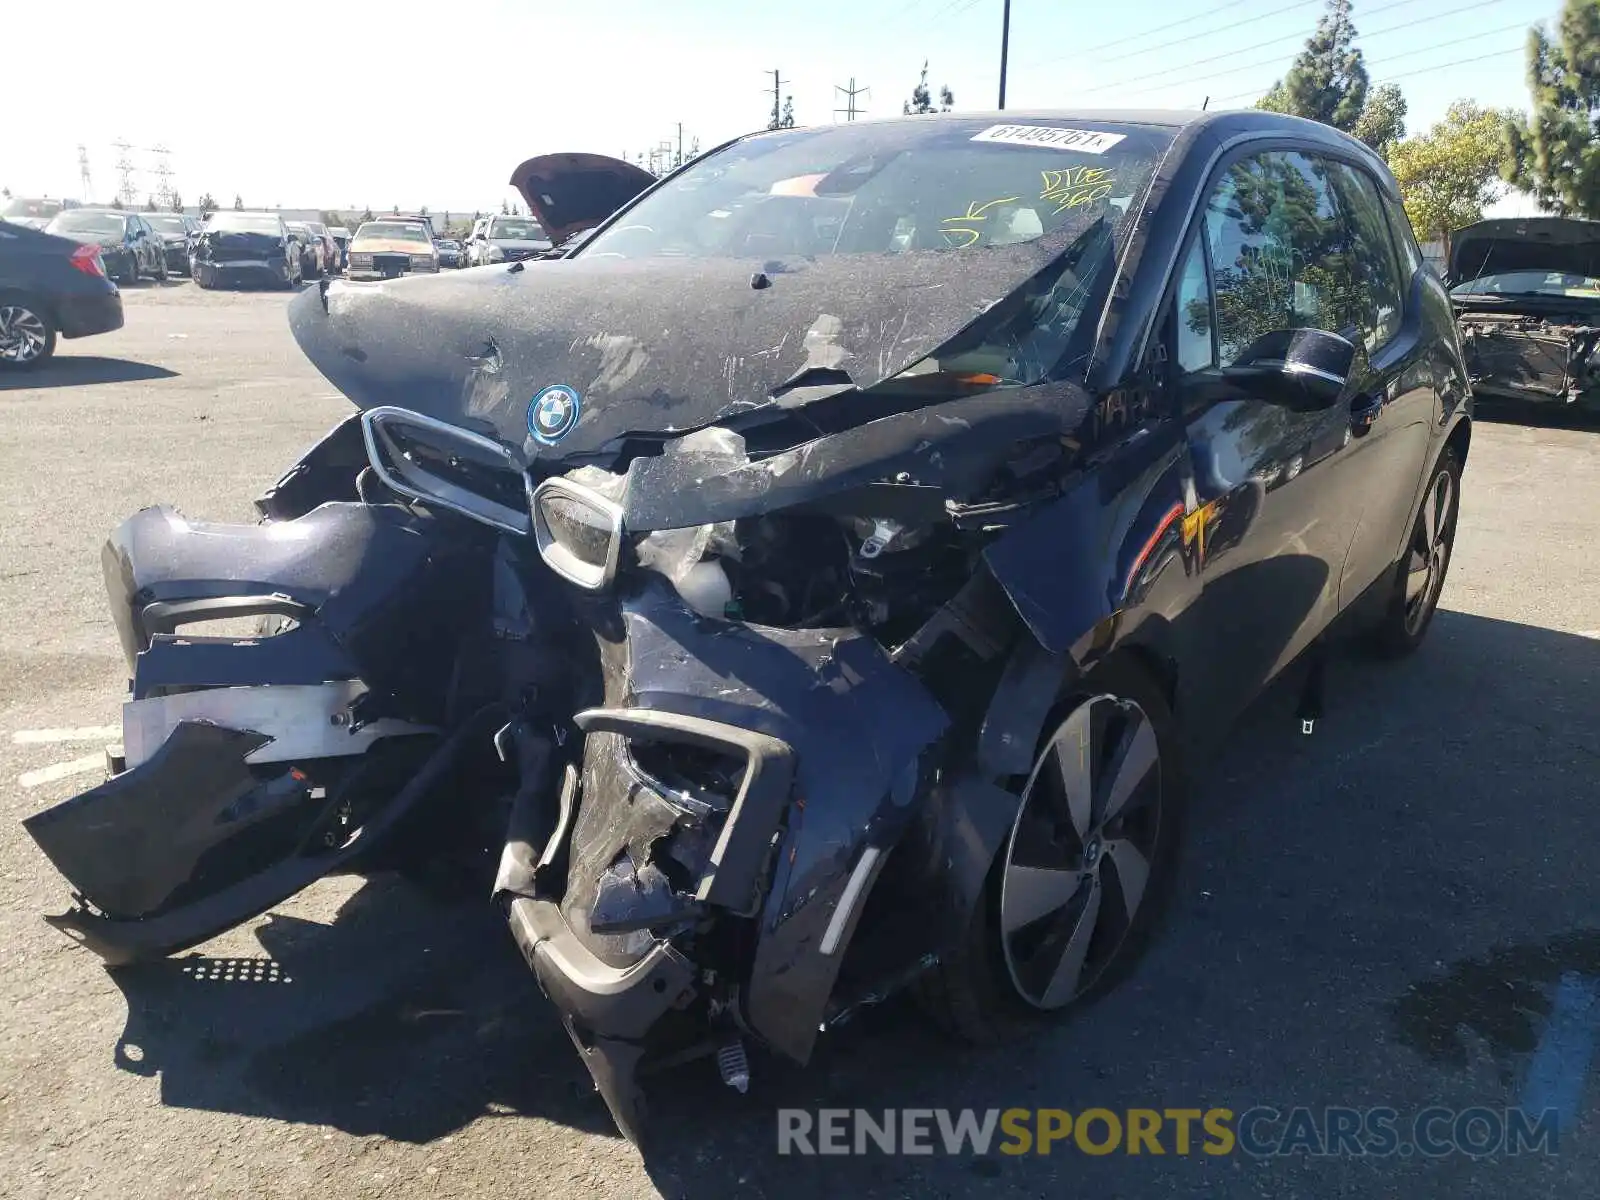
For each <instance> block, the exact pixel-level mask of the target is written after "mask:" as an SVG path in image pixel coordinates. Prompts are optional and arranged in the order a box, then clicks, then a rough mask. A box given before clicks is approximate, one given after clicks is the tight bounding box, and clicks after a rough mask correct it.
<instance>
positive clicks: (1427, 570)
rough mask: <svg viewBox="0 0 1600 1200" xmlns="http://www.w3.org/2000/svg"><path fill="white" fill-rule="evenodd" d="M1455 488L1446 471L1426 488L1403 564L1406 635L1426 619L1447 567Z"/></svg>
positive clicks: (1441, 584)
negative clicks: (1420, 510) (1424, 497)
mask: <svg viewBox="0 0 1600 1200" xmlns="http://www.w3.org/2000/svg"><path fill="white" fill-rule="evenodd" d="M1455 507H1456V486H1455V480H1454V478H1452V476H1451V474H1450V472H1449V471H1440V472H1439V473H1438V474H1437V475H1435V476H1434V477H1433V483H1432V484H1430V485H1429V487H1428V495H1427V498H1426V499H1425V500H1423V502H1422V512H1421V514H1420V515H1419V517H1418V519H1417V528H1416V532H1415V533H1414V534H1413V535H1412V538H1411V553H1410V556H1409V558H1408V559H1407V561H1406V632H1407V633H1408V634H1412V633H1415V632H1416V631H1417V630H1418V629H1420V628H1421V627H1422V624H1423V622H1424V621H1426V620H1427V619H1428V614H1429V613H1430V612H1431V611H1432V610H1433V606H1434V605H1435V604H1436V603H1437V602H1438V599H1439V591H1440V589H1441V588H1442V587H1443V586H1444V576H1445V571H1446V570H1447V569H1448V568H1449V566H1450V540H1451V530H1452V529H1453V527H1454V522H1455Z"/></svg>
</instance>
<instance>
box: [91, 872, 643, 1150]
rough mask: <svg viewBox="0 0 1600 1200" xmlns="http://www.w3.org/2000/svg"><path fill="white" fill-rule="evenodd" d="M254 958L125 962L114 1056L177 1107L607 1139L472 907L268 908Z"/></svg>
mask: <svg viewBox="0 0 1600 1200" xmlns="http://www.w3.org/2000/svg"><path fill="white" fill-rule="evenodd" d="M256 936H257V938H258V940H259V941H260V943H261V947H262V949H263V950H264V951H265V956H264V957H249V958H244V957H240V958H216V957H212V956H210V955H206V954H188V955H184V956H180V957H176V958H172V959H167V960H164V961H160V962H155V963H148V964H141V965H139V966H135V967H129V968H123V969H121V970H118V971H115V972H113V973H112V978H113V980H114V981H115V982H116V984H117V986H118V987H119V988H120V989H121V990H122V992H123V994H124V996H125V997H126V998H127V1002H128V1019H127V1025H126V1027H125V1028H124V1030H123V1033H122V1036H121V1038H120V1039H119V1040H118V1042H117V1046H116V1050H115V1054H114V1058H115V1061H116V1064H117V1066H118V1067H119V1068H121V1069H123V1070H126V1071H129V1072H132V1073H135V1074H140V1075H151V1076H153V1075H159V1076H160V1079H161V1099H162V1102H163V1103H164V1104H168V1105H172V1106H174V1107H177V1108H197V1109H205V1110H209V1111H215V1112H230V1113H238V1114H241V1115H250V1116H263V1117H271V1118H275V1119H277V1120H282V1121H288V1122H292V1123H296V1124H303V1123H311V1124H318V1125H327V1126H332V1127H334V1128H337V1129H341V1130H344V1131H345V1132H348V1133H351V1134H355V1135H358V1136H363V1135H368V1134H379V1135H382V1136H384V1137H387V1138H392V1139H394V1140H397V1141H402V1142H410V1143H423V1142H430V1141H433V1140H434V1139H436V1138H439V1137H444V1136H446V1135H448V1134H450V1133H453V1132H455V1131H456V1130H458V1129H460V1128H462V1127H463V1126H465V1125H467V1124H468V1123H470V1122H471V1121H473V1120H475V1119H477V1118H478V1117H481V1116H484V1115H486V1114H489V1113H499V1114H504V1113H515V1114H520V1115H538V1116H542V1117H545V1118H546V1119H550V1120H556V1121H560V1122H561V1123H562V1124H566V1125H571V1126H574V1127H577V1128H584V1129H588V1130H590V1131H593V1132H610V1133H613V1134H614V1133H615V1129H614V1128H613V1127H612V1126H611V1124H610V1119H609V1117H608V1115H607V1114H606V1112H605V1110H604V1108H603V1107H600V1106H597V1105H596V1104H595V1103H594V1101H593V1100H592V1098H591V1095H590V1093H591V1090H592V1086H591V1084H590V1082H589V1078H588V1075H587V1073H586V1072H585V1071H584V1069H583V1067H582V1065H581V1063H579V1061H578V1060H577V1057H576V1056H575V1055H574V1054H573V1052H572V1046H571V1043H570V1042H569V1041H568V1039H567V1035H566V1033H565V1031H564V1030H563V1028H562V1026H561V1024H560V1022H559V1021H558V1020H557V1019H556V1016H555V1014H554V1012H553V1011H552V1010H551V1009H550V1008H549V1005H548V1004H547V1002H546V1001H545V999H544V997H543V996H542V995H541V994H540V992H539V988H538V985H537V983H536V982H535V980H534V978H533V976H532V974H531V973H530V972H529V971H528V969H527V967H526V966H525V965H524V964H523V961H522V959H521V957H520V955H519V954H518V953H517V950H516V947H515V945H514V943H513V942H512V940H511V936H510V934H509V933H508V932H507V931H506V928H505V923H504V921H503V920H501V919H500V918H499V917H498V916H497V914H496V913H495V912H494V911H493V910H492V909H491V908H490V907H489V906H488V905H486V904H484V903H483V901H482V898H481V897H479V898H477V899H476V901H475V902H464V901H456V902H451V901H441V900H438V899H434V898H432V897H429V896H427V895H424V894H423V893H422V892H420V891H419V890H418V889H416V888H413V887H411V886H410V885H408V884H406V883H404V882H402V881H400V880H398V879H395V878H393V877H387V878H374V879H370V880H368V881H366V882H365V884H364V885H363V886H362V887H361V889H360V890H359V891H357V892H356V893H355V894H354V895H353V896H352V897H351V898H350V899H349V900H348V901H346V902H345V904H344V905H343V906H342V907H341V909H340V910H339V913H338V916H337V919H336V920H335V921H334V922H333V923H332V924H327V925H324V924H319V923H316V922H312V921H307V920H303V919H300V918H296V917H293V916H286V915H282V914H275V915H273V916H272V917H271V918H269V919H268V920H267V922H266V923H265V924H264V925H262V926H260V927H259V928H258V929H257V930H256Z"/></svg>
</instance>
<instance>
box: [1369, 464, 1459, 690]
mask: <svg viewBox="0 0 1600 1200" xmlns="http://www.w3.org/2000/svg"><path fill="white" fill-rule="evenodd" d="M1460 509H1461V460H1460V459H1458V458H1457V457H1456V452H1455V451H1454V450H1453V449H1450V448H1448V447H1447V448H1446V449H1445V451H1444V453H1442V454H1441V455H1439V461H1438V462H1437V463H1435V464H1434V468H1433V474H1432V476H1431V477H1430V478H1429V480H1428V490H1427V491H1426V492H1424V493H1423V498H1422V508H1421V510H1420V511H1419V512H1418V513H1417V519H1416V522H1415V523H1414V524H1413V525H1412V528H1411V537H1410V540H1409V541H1407V542H1406V551H1405V553H1404V554H1402V555H1401V556H1400V561H1399V563H1397V564H1396V566H1395V574H1394V585H1393V590H1392V591H1391V592H1390V596H1389V606H1388V608H1387V609H1386V610H1385V611H1384V614H1383V617H1382V619H1381V620H1380V621H1379V622H1378V625H1377V626H1376V628H1374V630H1373V635H1372V642H1373V646H1374V648H1375V649H1376V650H1377V651H1378V653H1379V654H1381V655H1383V656H1384V657H1387V658H1401V657H1403V656H1405V655H1407V654H1410V653H1411V652H1412V651H1414V650H1415V649H1416V648H1417V647H1418V646H1420V645H1422V639H1423V638H1424V637H1426V636H1427V633H1428V626H1429V625H1431V624H1432V623H1433V614H1434V613H1436V612H1438V611H1439V593H1440V592H1442V591H1443V590H1444V580H1445V575H1446V573H1447V572H1448V571H1449V570H1450V555H1451V553H1452V552H1453V551H1454V549H1455V544H1456V517H1457V516H1458V514H1459V513H1460Z"/></svg>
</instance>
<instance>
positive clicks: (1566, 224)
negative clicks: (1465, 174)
mask: <svg viewBox="0 0 1600 1200" xmlns="http://www.w3.org/2000/svg"><path fill="white" fill-rule="evenodd" d="M1450 280H1451V283H1452V286H1451V288H1450V298H1451V300H1452V301H1453V302H1454V304H1455V307H1456V313H1457V316H1458V318H1459V321H1460V325H1461V340H1462V346H1463V348H1464V350H1465V351H1466V358H1467V370H1468V371H1469V372H1471V375H1472V384H1473V387H1474V388H1475V389H1476V390H1477V391H1478V393H1480V394H1481V395H1484V396H1493V397H1497V398H1501V399H1512V400H1531V401H1537V402H1541V403H1551V402H1554V403H1557V404H1581V405H1584V406H1589V407H1592V406H1595V405H1600V221H1581V220H1577V219H1574V218H1569V217H1532V218H1519V219H1515V220H1511V219H1505V220H1495V221H1480V222H1479V223H1478V224H1476V225H1469V226H1468V227H1467V228H1465V229H1462V230H1460V231H1459V232H1457V233H1456V234H1455V236H1454V237H1453V238H1452V239H1451V245H1450Z"/></svg>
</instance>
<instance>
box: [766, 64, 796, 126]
mask: <svg viewBox="0 0 1600 1200" xmlns="http://www.w3.org/2000/svg"><path fill="white" fill-rule="evenodd" d="M792 82H794V81H793V80H790V79H784V78H782V77H780V75H779V73H778V72H777V71H773V72H772V122H771V124H769V125H768V126H767V128H768V129H781V128H783V96H782V94H781V93H782V91H783V85H784V84H786V83H792ZM763 90H765V89H763Z"/></svg>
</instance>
